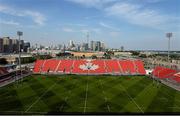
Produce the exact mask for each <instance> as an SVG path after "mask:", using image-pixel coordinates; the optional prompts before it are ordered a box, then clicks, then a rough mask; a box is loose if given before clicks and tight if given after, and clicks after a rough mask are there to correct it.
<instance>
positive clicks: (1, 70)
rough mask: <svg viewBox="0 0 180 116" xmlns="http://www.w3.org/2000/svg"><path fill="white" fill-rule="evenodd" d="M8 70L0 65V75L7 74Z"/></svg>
mask: <svg viewBox="0 0 180 116" xmlns="http://www.w3.org/2000/svg"><path fill="white" fill-rule="evenodd" d="M8 73H9V72H8V71H7V70H6V69H5V68H4V67H0V75H5V74H8Z"/></svg>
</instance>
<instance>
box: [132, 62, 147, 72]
mask: <svg viewBox="0 0 180 116" xmlns="http://www.w3.org/2000/svg"><path fill="white" fill-rule="evenodd" d="M134 63H135V65H136V67H135V68H136V71H137V73H139V74H142V75H143V74H146V71H145V69H144V64H143V62H142V61H141V60H135V61H134Z"/></svg>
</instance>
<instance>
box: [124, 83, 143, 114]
mask: <svg viewBox="0 0 180 116" xmlns="http://www.w3.org/2000/svg"><path fill="white" fill-rule="evenodd" d="M121 87H122V88H123V89H124V91H125V92H126V94H127V96H128V97H129V98H130V99H131V101H133V103H134V104H135V105H136V106H137V108H138V109H139V110H140V111H141V112H142V113H144V111H143V110H142V108H141V107H140V106H139V105H138V104H137V103H136V101H135V100H134V99H133V98H132V97H131V96H130V95H129V93H128V92H127V90H126V89H125V88H124V87H123V86H122V85H121Z"/></svg>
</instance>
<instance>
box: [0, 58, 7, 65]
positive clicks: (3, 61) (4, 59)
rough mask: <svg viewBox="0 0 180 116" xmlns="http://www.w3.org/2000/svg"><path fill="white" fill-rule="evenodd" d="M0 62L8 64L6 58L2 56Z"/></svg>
mask: <svg viewBox="0 0 180 116" xmlns="http://www.w3.org/2000/svg"><path fill="white" fill-rule="evenodd" d="M0 64H1V65H6V64H8V62H7V60H6V58H0Z"/></svg>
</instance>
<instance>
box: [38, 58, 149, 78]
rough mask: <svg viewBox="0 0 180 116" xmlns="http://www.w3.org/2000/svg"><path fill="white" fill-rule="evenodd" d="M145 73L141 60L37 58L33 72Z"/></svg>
mask: <svg viewBox="0 0 180 116" xmlns="http://www.w3.org/2000/svg"><path fill="white" fill-rule="evenodd" d="M49 72H51V73H62V74H64V73H65V74H69V73H71V74H92V75H93V74H118V75H145V74H146V71H145V69H144V64H143V62H142V61H141V60H134V59H133V60H117V59H115V60H111V59H106V60H100V59H97V60H94V59H83V60H67V59H66V60H65V59H63V60H54V59H49V60H37V61H36V62H35V65H34V73H49Z"/></svg>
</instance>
